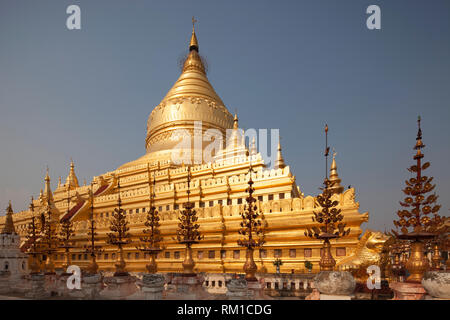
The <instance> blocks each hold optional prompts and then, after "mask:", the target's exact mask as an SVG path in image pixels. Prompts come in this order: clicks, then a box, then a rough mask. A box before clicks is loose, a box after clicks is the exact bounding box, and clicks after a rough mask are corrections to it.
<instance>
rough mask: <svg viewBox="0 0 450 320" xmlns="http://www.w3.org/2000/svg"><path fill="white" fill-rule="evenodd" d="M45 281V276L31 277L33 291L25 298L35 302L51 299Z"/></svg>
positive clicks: (34, 275) (33, 275)
mask: <svg viewBox="0 0 450 320" xmlns="http://www.w3.org/2000/svg"><path fill="white" fill-rule="evenodd" d="M45 280H46V279H45V275H43V274H32V275H31V276H30V281H31V289H30V291H28V292H27V293H26V294H25V297H26V298H30V299H35V300H42V299H46V298H49V297H50V296H51V294H50V292H49V291H47V290H46V289H45Z"/></svg>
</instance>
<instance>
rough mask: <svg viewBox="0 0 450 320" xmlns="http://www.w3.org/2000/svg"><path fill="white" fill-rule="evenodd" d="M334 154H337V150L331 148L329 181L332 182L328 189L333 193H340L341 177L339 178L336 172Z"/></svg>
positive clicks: (341, 189) (342, 188) (341, 188)
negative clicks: (331, 158) (331, 157)
mask: <svg viewBox="0 0 450 320" xmlns="http://www.w3.org/2000/svg"><path fill="white" fill-rule="evenodd" d="M336 155H337V152H336V151H335V150H334V148H333V161H332V162H331V167H330V181H331V182H332V184H331V186H330V190H331V191H332V192H333V193H341V192H342V191H344V187H343V186H341V179H340V178H339V175H338V172H337V165H336Z"/></svg>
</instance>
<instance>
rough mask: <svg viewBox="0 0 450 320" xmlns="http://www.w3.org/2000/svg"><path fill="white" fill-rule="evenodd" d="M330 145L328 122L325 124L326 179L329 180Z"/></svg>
mask: <svg viewBox="0 0 450 320" xmlns="http://www.w3.org/2000/svg"><path fill="white" fill-rule="evenodd" d="M329 153H330V147H329V146H328V124H325V153H324V156H325V180H328V154H329Z"/></svg>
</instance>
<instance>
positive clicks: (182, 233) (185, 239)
mask: <svg viewBox="0 0 450 320" xmlns="http://www.w3.org/2000/svg"><path fill="white" fill-rule="evenodd" d="M190 183H191V167H188V175H187V184H188V189H187V191H186V192H187V202H185V203H184V204H183V208H184V210H182V211H181V216H180V217H178V220H179V221H180V222H179V223H178V229H177V240H178V243H180V244H184V245H186V250H185V251H186V253H185V257H184V261H183V264H182V265H183V273H185V274H194V266H195V262H194V259H192V248H191V246H192V245H193V244H195V243H198V242H199V241H200V240H202V239H203V236H202V235H200V232H199V230H198V229H199V228H200V225H199V224H197V223H195V222H196V221H197V220H198V218H197V211H196V210H194V209H193V208H194V203H193V202H190V201H189V194H190V190H189V188H190Z"/></svg>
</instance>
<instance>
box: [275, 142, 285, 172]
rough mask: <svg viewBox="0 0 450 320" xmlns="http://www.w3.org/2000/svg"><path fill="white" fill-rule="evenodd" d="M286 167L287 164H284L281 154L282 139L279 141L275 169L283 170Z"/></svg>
mask: <svg viewBox="0 0 450 320" xmlns="http://www.w3.org/2000/svg"><path fill="white" fill-rule="evenodd" d="M284 167H286V164H285V163H284V159H283V155H282V154H281V143H280V139H278V148H277V160H276V162H275V169H283V168H284Z"/></svg>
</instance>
